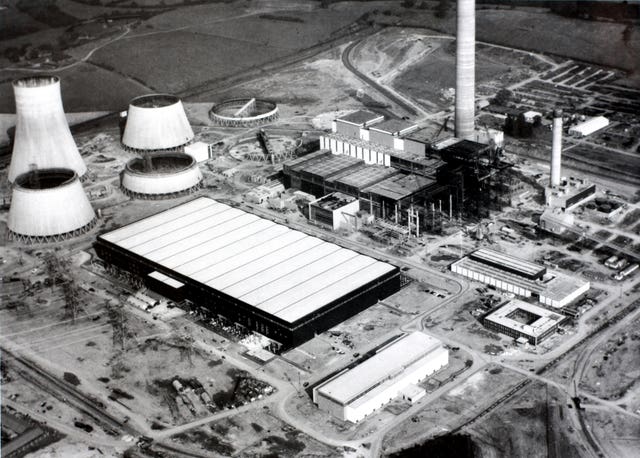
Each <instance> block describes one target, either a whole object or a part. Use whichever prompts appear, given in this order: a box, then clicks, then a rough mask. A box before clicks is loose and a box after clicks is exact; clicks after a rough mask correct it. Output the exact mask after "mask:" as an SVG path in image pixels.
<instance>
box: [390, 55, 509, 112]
mask: <svg viewBox="0 0 640 458" xmlns="http://www.w3.org/2000/svg"><path fill="white" fill-rule="evenodd" d="M508 69H509V66H508V65H506V64H502V63H500V62H498V61H496V60H493V59H491V60H489V59H485V58H484V57H483V56H482V54H480V53H478V55H477V57H476V83H477V84H480V83H483V82H486V81H490V80H492V79H494V78H496V77H498V76H500V75H502V74H504V73H506V72H507V70H508ZM455 81H456V70H455V48H454V47H453V44H452V43H447V44H444V45H443V46H442V47H441V48H439V49H437V50H436V51H434V52H433V53H431V54H429V55H427V56H425V57H424V58H422V59H420V60H419V61H418V62H417V63H416V64H415V65H413V66H412V67H410V68H409V69H408V70H407V71H405V72H404V73H402V74H401V75H400V76H398V78H396V79H395V81H394V83H393V85H394V87H395V88H396V89H397V90H398V91H400V92H401V93H404V94H412V95H413V96H414V97H416V98H418V100H420V99H423V100H426V101H430V102H435V103H437V104H438V105H439V106H440V107H441V108H446V107H448V106H449V105H450V104H451V103H452V102H453V99H452V98H447V97H445V96H443V91H446V90H447V89H449V88H453V87H455ZM423 103H424V102H423Z"/></svg>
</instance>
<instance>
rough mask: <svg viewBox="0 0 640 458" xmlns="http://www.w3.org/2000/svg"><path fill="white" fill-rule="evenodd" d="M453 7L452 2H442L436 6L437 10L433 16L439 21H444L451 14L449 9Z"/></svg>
mask: <svg viewBox="0 0 640 458" xmlns="http://www.w3.org/2000/svg"><path fill="white" fill-rule="evenodd" d="M450 7H451V0H440V1H439V2H438V4H437V5H436V10H435V12H434V13H433V15H434V16H435V17H437V18H439V19H444V18H446V17H447V15H448V14H449V8H450Z"/></svg>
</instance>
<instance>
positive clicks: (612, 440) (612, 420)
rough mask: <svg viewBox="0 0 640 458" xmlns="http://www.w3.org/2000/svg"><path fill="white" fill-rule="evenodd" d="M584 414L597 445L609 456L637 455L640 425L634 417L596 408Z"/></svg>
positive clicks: (629, 457) (628, 457)
mask: <svg viewBox="0 0 640 458" xmlns="http://www.w3.org/2000/svg"><path fill="white" fill-rule="evenodd" d="M584 416H585V418H586V423H587V425H588V427H590V428H591V431H592V432H593V434H594V435H595V437H596V440H597V441H598V442H599V445H600V446H601V447H602V448H603V449H604V451H605V452H606V453H608V454H609V456H619V457H620V458H632V457H635V456H637V455H638V447H640V425H639V424H638V421H637V420H636V419H634V418H629V417H628V416H626V415H623V414H618V413H614V412H610V411H597V410H588V411H587V412H585V413H584Z"/></svg>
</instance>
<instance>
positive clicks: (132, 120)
mask: <svg viewBox="0 0 640 458" xmlns="http://www.w3.org/2000/svg"><path fill="white" fill-rule="evenodd" d="M192 141H193V130H192V129H191V125H189V121H188V120H187V115H186V114H185V112H184V107H183V106H182V102H181V101H180V99H178V98H177V97H175V96H173V95H168V94H151V95H145V96H142V97H137V98H135V99H133V100H132V101H131V103H130V104H129V111H128V112H127V123H126V125H125V128H124V133H123V135H122V145H123V146H124V147H125V149H127V150H129V151H134V152H138V153H144V152H149V151H161V150H177V149H180V148H181V147H183V146H184V145H188V144H189V143H191V142H192Z"/></svg>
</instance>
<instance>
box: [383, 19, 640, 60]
mask: <svg viewBox="0 0 640 458" xmlns="http://www.w3.org/2000/svg"><path fill="white" fill-rule="evenodd" d="M380 19H381V20H384V21H385V22H386V23H389V24H394V23H396V22H397V20H398V17H397V16H395V15H394V16H388V17H385V16H380ZM400 19H401V22H402V23H404V24H407V25H412V26H418V27H427V28H431V29H433V30H439V31H442V32H445V33H448V34H450V35H453V34H455V29H456V17H455V11H454V10H452V11H451V12H450V13H449V15H448V17H447V18H446V19H444V20H441V19H438V18H435V17H434V16H433V13H432V12H431V11H424V10H418V9H411V10H405V11H404V13H403V14H402V15H401V16H400ZM625 27H626V26H625V25H624V24H617V23H613V22H604V21H603V22H598V21H587V20H576V19H569V18H563V17H560V16H557V15H555V14H551V13H548V12H545V10H543V9H540V8H518V9H513V10H511V9H504V8H501V9H494V8H490V7H488V8H486V9H478V11H477V13H476V37H477V39H478V40H479V41H486V42H489V43H495V44H500V45H505V46H510V47H514V48H520V49H527V50H531V51H537V52H544V53H551V54H559V55H563V56H566V57H571V58H574V59H579V60H585V61H588V62H595V63H599V64H601V65H608V66H613V67H619V68H624V69H626V70H633V69H637V58H636V57H635V56H637V55H638V54H639V53H640V30H639V29H638V28H637V27H636V28H634V29H633V31H632V33H631V36H630V38H629V41H628V44H627V45H626V46H625V45H624V44H623V43H622V33H623V31H624V29H625Z"/></svg>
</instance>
